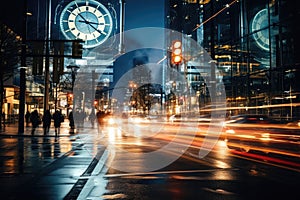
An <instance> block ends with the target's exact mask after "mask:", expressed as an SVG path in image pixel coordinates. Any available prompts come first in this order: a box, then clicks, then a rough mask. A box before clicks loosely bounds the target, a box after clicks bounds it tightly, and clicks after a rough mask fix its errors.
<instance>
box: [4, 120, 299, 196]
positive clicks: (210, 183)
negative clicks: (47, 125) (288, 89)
mask: <svg viewBox="0 0 300 200" xmlns="http://www.w3.org/2000/svg"><path fill="white" fill-rule="evenodd" d="M85 124H86V126H87V127H85V128H80V129H78V130H76V131H77V132H76V133H75V134H74V135H72V134H71V135H70V134H69V132H68V131H69V127H68V122H65V123H64V124H63V125H62V130H61V135H60V136H59V137H58V138H55V137H54V130H51V131H50V133H49V135H48V136H43V134H42V129H41V128H39V129H38V130H37V132H36V135H35V136H30V135H29V132H30V131H29V130H30V127H28V128H26V132H25V134H24V136H16V135H15V134H14V132H11V133H10V134H9V133H8V131H13V130H16V129H15V127H12V126H10V127H6V130H7V131H6V132H2V133H1V162H2V163H1V188H2V189H1V197H2V198H4V199H24V198H25V197H26V198H25V199H220V198H221V199H254V198H255V199H271V198H273V199H274V198H278V197H280V199H285V198H286V197H288V196H290V195H297V187H298V184H299V183H300V181H299V171H300V167H299V166H297V163H296V162H294V165H293V166H292V165H288V164H287V163H285V162H279V161H277V162H274V158H272V159H270V158H269V157H268V156H267V155H264V154H261V153H250V152H248V153H245V152H238V151H234V150H229V149H228V148H227V147H226V144H225V141H224V140H223V139H222V137H220V138H219V140H218V141H217V142H216V143H215V146H214V147H213V149H212V150H211V151H210V152H209V153H208V154H207V155H206V156H203V157H201V156H200V154H199V152H200V149H201V144H203V142H204V141H205V138H206V137H205V132H206V131H207V129H205V128H204V127H203V126H199V129H197V131H196V132H197V133H196V135H194V136H195V137H193V134H194V133H195V131H193V130H192V129H190V127H193V128H194V127H195V126H194V125H193V123H192V122H190V123H179V124H176V123H170V122H157V121H151V123H149V122H142V123H134V124H133V123H128V122H127V121H126V122H124V121H120V120H119V121H117V120H116V121H115V122H114V123H112V124H106V125H103V126H101V127H99V132H98V130H97V128H95V129H92V128H91V127H88V126H89V124H88V122H86V123H85ZM146 130H148V131H146ZM210 140H211V142H214V141H212V139H210ZM168 144H172V145H170V146H168ZM278 160H280V159H278ZM152 161H153V163H151V162H152ZM290 164H291V163H290Z"/></svg>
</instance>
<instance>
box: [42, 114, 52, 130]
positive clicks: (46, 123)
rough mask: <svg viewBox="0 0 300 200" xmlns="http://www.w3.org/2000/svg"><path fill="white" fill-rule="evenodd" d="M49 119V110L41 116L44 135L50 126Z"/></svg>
mask: <svg viewBox="0 0 300 200" xmlns="http://www.w3.org/2000/svg"><path fill="white" fill-rule="evenodd" d="M51 119H52V115H51V113H50V110H46V111H45V113H44V115H43V118H42V120H43V128H44V135H46V134H48V133H49V130H50V126H51Z"/></svg>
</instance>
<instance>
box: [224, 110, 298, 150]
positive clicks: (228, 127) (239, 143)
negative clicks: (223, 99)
mask: <svg viewBox="0 0 300 200" xmlns="http://www.w3.org/2000/svg"><path fill="white" fill-rule="evenodd" d="M223 134H224V137H225V141H226V143H227V147H228V148H229V149H234V150H239V151H246V152H248V151H250V150H255V151H260V152H264V153H276V154H286V155H298V154H299V152H300V131H295V129H289V128H287V126H285V125H284V124H280V123H279V122H277V121H275V120H273V119H271V118H269V117H268V116H265V115H237V116H232V117H230V118H229V120H228V121H226V123H225V124H224V133H223Z"/></svg>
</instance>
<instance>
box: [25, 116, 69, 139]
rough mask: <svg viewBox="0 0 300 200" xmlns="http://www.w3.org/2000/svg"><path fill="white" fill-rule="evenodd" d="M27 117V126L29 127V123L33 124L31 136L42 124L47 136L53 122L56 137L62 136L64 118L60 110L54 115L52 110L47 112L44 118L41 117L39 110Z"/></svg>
mask: <svg viewBox="0 0 300 200" xmlns="http://www.w3.org/2000/svg"><path fill="white" fill-rule="evenodd" d="M28 113H29V112H28ZM25 117H26V124H27V125H28V123H29V122H30V123H31V127H32V129H31V135H34V133H35V130H36V128H37V127H38V126H39V125H41V124H42V125H43V129H44V135H47V134H48V133H49V130H50V127H51V122H52V120H53V124H54V128H55V136H58V135H59V134H60V126H61V123H62V122H63V121H64V116H63V114H62V113H61V111H60V110H56V111H55V112H54V113H53V114H51V112H50V110H46V111H45V113H44V115H43V116H42V117H40V115H39V113H38V111H37V110H34V111H33V112H31V113H29V114H27V113H26V115H25Z"/></svg>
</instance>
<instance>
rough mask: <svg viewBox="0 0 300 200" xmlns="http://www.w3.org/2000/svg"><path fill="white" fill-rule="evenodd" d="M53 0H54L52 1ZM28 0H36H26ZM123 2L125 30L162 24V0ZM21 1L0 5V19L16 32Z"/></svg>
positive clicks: (29, 0) (129, 0)
mask: <svg viewBox="0 0 300 200" xmlns="http://www.w3.org/2000/svg"><path fill="white" fill-rule="evenodd" d="M54 1H56V0H53V1H52V2H54ZM28 2H30V3H31V2H38V1H32V0H28ZM125 2H126V3H125V30H128V29H133V28H138V27H163V26H164V6H163V5H164V1H163V0H126V1H125ZM22 3H23V1H22V0H9V1H6V2H5V6H1V12H0V20H1V21H2V22H3V23H5V24H7V25H8V26H9V27H10V28H11V29H12V30H14V31H15V32H16V33H21V31H22V11H23V8H22V7H23V5H22ZM53 4H54V3H53ZM52 6H55V5H52ZM116 9H118V7H116Z"/></svg>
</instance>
